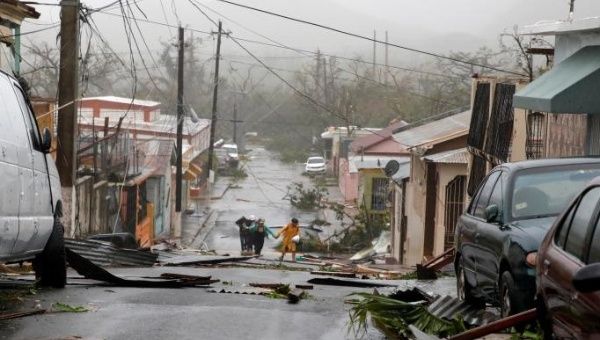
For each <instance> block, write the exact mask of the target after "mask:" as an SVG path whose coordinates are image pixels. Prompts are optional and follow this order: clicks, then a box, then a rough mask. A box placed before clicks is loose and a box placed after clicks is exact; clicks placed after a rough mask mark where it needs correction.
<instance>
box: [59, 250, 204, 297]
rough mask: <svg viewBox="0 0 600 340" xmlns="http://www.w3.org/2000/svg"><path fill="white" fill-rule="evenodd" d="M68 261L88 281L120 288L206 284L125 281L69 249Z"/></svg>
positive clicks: (176, 280)
mask: <svg viewBox="0 0 600 340" xmlns="http://www.w3.org/2000/svg"><path fill="white" fill-rule="evenodd" d="M65 252H66V255H67V261H68V262H69V265H70V266H71V267H73V269H75V271H77V272H78V273H79V274H80V275H83V276H84V277H85V278H86V279H90V280H96V281H102V282H105V283H108V284H110V285H113V286H118V287H138V288H181V287H192V286H204V284H196V283H195V282H194V281H190V280H189V278H188V280H187V281H186V280H185V279H181V278H179V279H164V278H155V279H135V280H133V279H124V278H121V277H118V276H115V275H113V274H111V273H110V272H108V271H107V270H105V269H103V268H101V267H99V266H97V265H95V264H94V263H92V262H91V261H90V260H88V259H86V258H84V257H83V256H80V255H79V254H77V253H75V252H74V251H72V250H71V249H69V248H65Z"/></svg>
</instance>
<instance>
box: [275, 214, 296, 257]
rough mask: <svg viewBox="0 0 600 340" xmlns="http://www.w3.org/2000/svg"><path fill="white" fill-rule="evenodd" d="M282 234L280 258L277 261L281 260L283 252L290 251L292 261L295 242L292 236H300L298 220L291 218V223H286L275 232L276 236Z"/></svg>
mask: <svg viewBox="0 0 600 340" xmlns="http://www.w3.org/2000/svg"><path fill="white" fill-rule="evenodd" d="M279 235H283V240H282V241H281V242H282V249H281V258H279V261H283V258H284V257H285V253H287V252H291V253H292V261H294V262H296V242H294V240H293V239H294V236H300V227H299V226H298V220H297V219H296V218H292V223H288V224H287V225H286V226H285V227H283V229H281V230H280V231H279V232H278V233H277V237H279Z"/></svg>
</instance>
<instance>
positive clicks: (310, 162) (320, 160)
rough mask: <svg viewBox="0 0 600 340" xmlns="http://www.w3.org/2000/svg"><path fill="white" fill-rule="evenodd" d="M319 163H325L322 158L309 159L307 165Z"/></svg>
mask: <svg viewBox="0 0 600 340" xmlns="http://www.w3.org/2000/svg"><path fill="white" fill-rule="evenodd" d="M319 163H325V161H324V160H323V158H311V159H309V160H308V164H319Z"/></svg>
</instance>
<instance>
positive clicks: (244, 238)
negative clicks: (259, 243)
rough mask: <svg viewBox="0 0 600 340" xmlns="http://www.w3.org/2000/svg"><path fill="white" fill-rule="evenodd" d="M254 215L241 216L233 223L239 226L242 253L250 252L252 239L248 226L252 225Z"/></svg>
mask: <svg viewBox="0 0 600 340" xmlns="http://www.w3.org/2000/svg"><path fill="white" fill-rule="evenodd" d="M255 221H256V217H254V215H250V216H248V218H246V217H244V216H242V217H241V218H240V219H238V220H237V221H235V224H237V226H238V227H239V228H240V245H241V248H242V255H244V254H247V253H248V252H252V239H251V235H252V234H251V233H250V228H251V227H252V226H253V225H254V222H255Z"/></svg>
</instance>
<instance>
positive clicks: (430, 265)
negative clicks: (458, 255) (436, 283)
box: [417, 248, 455, 280]
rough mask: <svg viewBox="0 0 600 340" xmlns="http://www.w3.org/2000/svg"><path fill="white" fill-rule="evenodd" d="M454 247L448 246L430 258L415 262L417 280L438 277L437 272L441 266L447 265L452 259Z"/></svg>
mask: <svg viewBox="0 0 600 340" xmlns="http://www.w3.org/2000/svg"><path fill="white" fill-rule="evenodd" d="M454 252H455V251H454V248H450V249H448V250H446V251H445V252H443V253H442V254H440V255H439V256H436V257H434V258H432V259H431V260H429V261H427V262H425V263H423V264H417V279H419V280H435V279H437V278H438V275H437V272H438V271H440V270H441V269H442V268H443V267H445V266H447V265H449V264H450V263H452V261H453V260H454Z"/></svg>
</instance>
